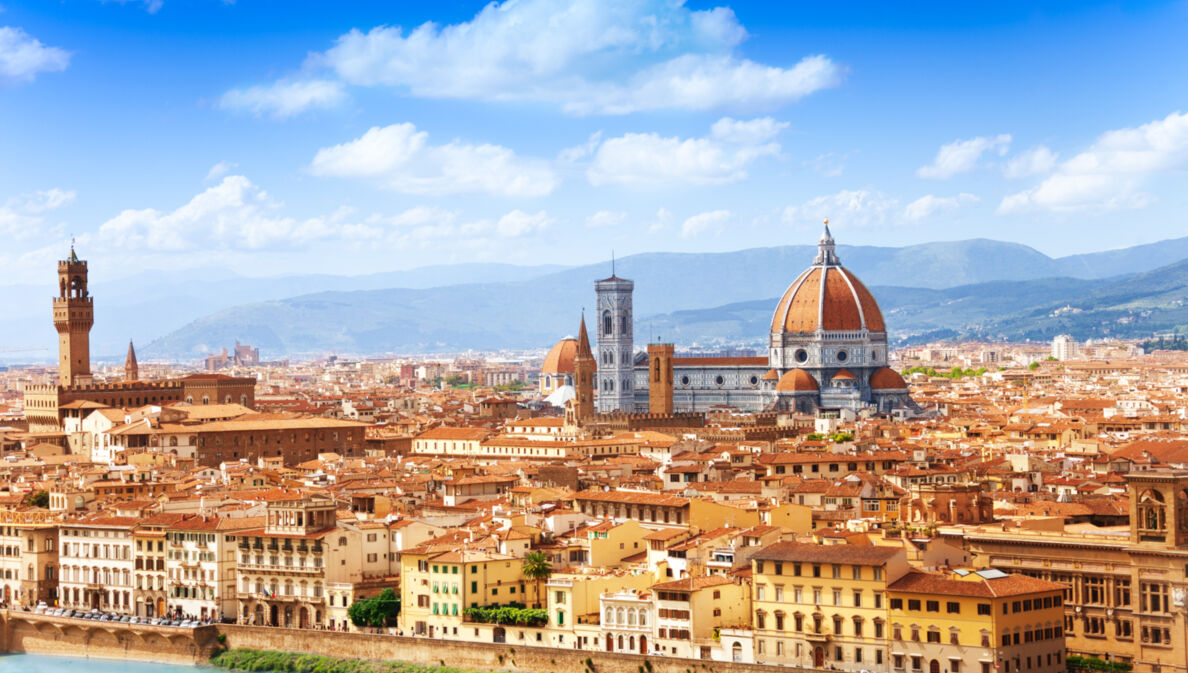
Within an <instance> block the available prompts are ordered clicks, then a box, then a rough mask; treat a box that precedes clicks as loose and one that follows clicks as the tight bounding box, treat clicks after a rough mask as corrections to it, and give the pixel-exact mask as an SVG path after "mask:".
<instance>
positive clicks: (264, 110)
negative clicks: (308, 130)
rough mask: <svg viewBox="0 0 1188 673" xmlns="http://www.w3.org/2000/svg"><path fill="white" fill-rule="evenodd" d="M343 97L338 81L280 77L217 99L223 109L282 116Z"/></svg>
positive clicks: (289, 115) (276, 116)
mask: <svg viewBox="0 0 1188 673" xmlns="http://www.w3.org/2000/svg"><path fill="white" fill-rule="evenodd" d="M345 99H346V92H345V90H344V87H343V84H342V83H341V82H335V81H332V80H324V79H310V80H281V81H278V82H275V83H273V84H269V85H267V86H253V87H248V88H246V89H231V90H230V91H228V92H227V93H225V94H223V96H222V97H221V98H219V107H220V108H222V109H224V110H234V111H238V112H250V113H252V114H254V115H256V116H264V115H267V116H270V117H272V118H274V119H285V118H288V117H292V116H293V115H296V114H298V113H301V112H304V111H306V110H309V109H311V108H329V107H334V106H335V105H338V104H339V103H341V102H342V101H343V100H345Z"/></svg>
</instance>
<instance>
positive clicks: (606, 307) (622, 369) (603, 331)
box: [594, 272, 635, 413]
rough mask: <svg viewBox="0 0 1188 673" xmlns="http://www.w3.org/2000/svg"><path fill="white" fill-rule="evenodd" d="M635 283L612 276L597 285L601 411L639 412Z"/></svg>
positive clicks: (599, 409)
mask: <svg viewBox="0 0 1188 673" xmlns="http://www.w3.org/2000/svg"><path fill="white" fill-rule="evenodd" d="M634 291H635V283H634V282H633V281H630V280H626V279H624V278H619V277H618V276H616V275H614V273H613V272H612V273H611V277H610V278H604V279H603V280H599V281H595V282H594V294H595V295H596V297H597V306H598V312H597V315H598V411H600V412H602V413H610V412H614V411H622V412H624V413H633V412H634V411H635V380H634V378H633V377H634V362H633V361H632V356H633V353H632V350H633V344H632V325H631V321H632V317H633V316H632V310H631V293H632V292H634Z"/></svg>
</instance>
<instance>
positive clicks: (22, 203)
mask: <svg viewBox="0 0 1188 673" xmlns="http://www.w3.org/2000/svg"><path fill="white" fill-rule="evenodd" d="M75 196H76V195H75V193H74V191H72V190H67V189H58V188H56V187H55V188H53V189H44V190H39V191H36V192H31V193H29V194H22V195H20V196H14V197H12V198H10V199H8V200H7V201H5V202H4V203H3V204H0V235H3V236H4V237H5V238H7V239H12V240H17V241H24V240H32V239H39V238H44V237H46V236H47V235H50V234H51V232H52V233H59V234H60V233H61V231H59V230H60V229H61V227H53V226H52V225H50V223H48V222H46V220H45V215H46V213H49V212H50V211H53V210H57V209H58V208H62V207H64V206H67V205H70V204H71V203H73V202H74V199H75Z"/></svg>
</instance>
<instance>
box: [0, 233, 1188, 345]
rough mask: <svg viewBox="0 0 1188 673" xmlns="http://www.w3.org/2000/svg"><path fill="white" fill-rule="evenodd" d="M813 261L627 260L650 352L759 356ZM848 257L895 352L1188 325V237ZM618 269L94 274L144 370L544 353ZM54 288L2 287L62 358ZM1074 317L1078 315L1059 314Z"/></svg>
mask: <svg viewBox="0 0 1188 673" xmlns="http://www.w3.org/2000/svg"><path fill="white" fill-rule="evenodd" d="M815 251H816V248H815V246H813V245H799V246H779V247H770V248H754V249H749V250H739V251H734V252H725V253H702V254H680V253H647V254H640V255H633V256H630V257H626V258H622V259H620V260H619V261H618V262H617V265H616V270H617V272H618V274H619V275H620V276H623V277H626V278H631V279H633V280H635V282H636V291H635V314H636V321H637V322H636V339H637V341H639V342H641V343H642V342H645V341H646V340H647V339H648V338H649V336H659V337H663V338H665V339H666V340H674V341H676V342H677V343H678V344H682V345H691V344H694V343H697V344H705V345H710V344H714V343H722V342H732V343H733V342H751V343H756V344H759V343H762V342H763V340H764V338H765V335H766V333H767V331H768V328H769V325H768V322H769V321H770V318H771V310H772V308H773V306H774V305H775V301H776V299H777V298H778V297H779V295H780V294H782V293H783V291H784V289H785V288H786V287H787V285H788V284H789V283H790V282H791V281H792V280H793V279H794V278H795V276H796V275H797V274H798V273H799V272H800V271H801V270H802V269H803V268H804V267H805V266H807V265H808V264H809V263H810V261H811V260H812V257H813V255H814V254H815ZM838 252H839V255H840V256H841V259H842V263H843V264H845V265H846V266H847V267H848V268H850V269H852V270H853V271H854V272H855V273H857V274H858V276H859V277H860V278H862V280H863V281H864V282H865V283H866V284H867V286H868V287H870V288H871V289H872V291H873V292H874V293H875V295H876V297H878V299H879V302H880V304H881V305H882V307H883V311H884V313H885V315H886V318H887V322H888V325H889V327H890V329H891V330H892V338H893V339H899V340H905V339H906V340H921V339H928V338H938V337H949V336H965V337H986V338H1000V337H1006V338H1013V339H1018V338H1048V337H1049V336H1050V335H1051V334H1054V333H1061V332H1071V333H1074V334H1076V335H1077V336H1078V337H1080V338H1089V337H1094V336H1106V335H1123V336H1146V335H1149V334H1151V333H1152V332H1154V331H1164V330H1169V329H1174V328H1175V327H1176V326H1177V325H1180V324H1188V309H1184V308H1183V307H1182V301H1183V298H1184V297H1185V296H1186V295H1188V262H1184V263H1177V262H1179V260H1182V259H1185V258H1188V238H1183V239H1175V240H1171V241H1163V242H1160V243H1155V244H1149V245H1143V246H1136V247H1133V248H1126V249H1121V250H1110V251H1105V252H1099V253H1091V254H1085V255H1075V256H1070V257H1063V258H1051V257H1048V256H1046V255H1044V254H1043V253H1040V252H1039V251H1037V250H1035V249H1033V248H1030V247H1028V246H1025V245H1020V244H1015V243H1004V242H999V241H991V240H986V239H974V240H965V241H953V242H937V243H927V244H922V245H912V246H905V247H901V248H891V247H876V246H845V245H843V246H839V248H838ZM1168 265H1170V266H1168ZM1161 266H1168V268H1167V269H1163V270H1160V271H1158V272H1156V273H1145V272H1149V271H1151V270H1153V269H1156V268H1159V267H1161ZM609 272H610V265H609V263H603V264H595V265H585V266H580V267H571V268H567V267H559V266H536V267H518V266H512V265H503V264H459V265H452V266H435V267H425V268H421V269H413V270H409V271H397V272H390V273H382V274H372V275H366V276H333V275H318V274H311V275H293V276H286V277H280V278H247V277H240V276H235V275H234V274H232V273H230V272H228V271H225V270H202V271H192V272H183V273H177V274H170V275H168V276H165V275H163V274H161V273H152V274H143V275H140V276H133V277H129V278H125V279H122V280H119V281H114V282H108V283H104V282H103V281H102V275H103V271H102V269H92V270H91V273H92V280H93V283H92V288H93V289H92V294H94V295H95V297H96V323H95V328H94V331H93V337H92V344H93V345H92V350H93V352H94V353H95V354H96V356H97V357H99V358H102V357H104V356H107V357H112V358H118V357H122V356H121V353H122V351H123V350H124V348H125V347H126V344H127V339H129V338H133V339H135V340H136V342H137V344H138V349H139V350H140V351H141V352H143V354H144V356H145V357H169V358H197V357H200V356H202V355H205V354H207V353H209V352H213V351H217V350H219V349H221V348H223V347H226V346H230V345H231V344H233V343H234V341H235V340H236V339H238V340H240V341H243V342H248V343H252V344H253V345H255V346H258V347H259V348H260V349H261V351H262V353H263V354H264V355H265V357H280V356H284V355H312V354H322V353H329V352H337V353H344V354H359V355H365V354H381V353H414V352H416V353H431V352H442V351H457V350H466V349H476V350H493V349H502V348H531V347H545V346H548V345H550V344H551V343H553V342H554V341H556V340H557V339H558V338H560V337H562V336H565V335H566V334H571V333H573V332H574V331H575V330H576V326H577V322H578V318H579V317H580V313H581V310H582V307H583V306H589V305H591V304H592V302H593V290H592V282H593V281H594V280H595V279H597V278H602V277H605V276H607V275H609ZM1136 274H1137V275H1136ZM47 276H49V277H48V278H47V280H48V281H49V282H48V283H46V284H45V285H44V286H40V285H39V286H32V285H30V286H25V287H22V288H3V289H0V292H2V293H3V296H5V297H8V298H9V301H8V307H7V308H6V311H5V312H6V314H7V316H8V319H6V320H5V321H3V325H2V326H0V343H2V344H5V345H6V346H9V347H12V346H33V345H36V346H41V345H44V346H45V347H47V348H49V347H52V346H53V344H54V334H53V329H52V326H51V325H50V324H49V318H48V316H49V306H48V305H49V301H48V300H49V297H50V296H52V293H53V287H52V282H53V278H52V276H50V274H47ZM1105 279H1109V280H1108V281H1107V280H1105ZM1065 305H1070V306H1071V307H1072V310H1067V311H1063V312H1059V313H1057V311H1058V309H1060V308H1062V307H1064V306H1065ZM1119 321H1121V322H1119ZM24 355H25V357H22V358H21V359H22V360H26V359H35V358H30V357H28V354H24ZM50 355H51V353H50V352H49V351H46V354H45V357H46V358H48V357H49V356H50Z"/></svg>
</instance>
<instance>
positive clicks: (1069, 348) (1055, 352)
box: [1052, 334, 1080, 362]
mask: <svg viewBox="0 0 1188 673" xmlns="http://www.w3.org/2000/svg"><path fill="white" fill-rule="evenodd" d="M1079 353H1080V349H1079V348H1078V347H1077V342H1076V340H1075V339H1073V338H1072V337H1071V336H1069V335H1067V334H1061V335H1059V336H1057V337H1056V338H1054V339H1052V357H1053V358H1055V359H1057V360H1060V361H1061V362H1063V361H1065V360H1075V359H1076V357H1077V355H1078V354H1079Z"/></svg>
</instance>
